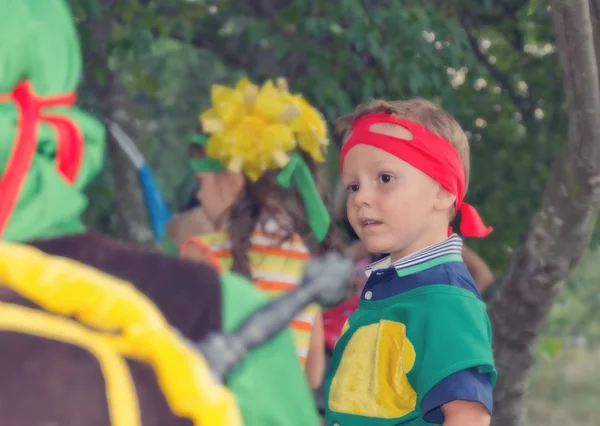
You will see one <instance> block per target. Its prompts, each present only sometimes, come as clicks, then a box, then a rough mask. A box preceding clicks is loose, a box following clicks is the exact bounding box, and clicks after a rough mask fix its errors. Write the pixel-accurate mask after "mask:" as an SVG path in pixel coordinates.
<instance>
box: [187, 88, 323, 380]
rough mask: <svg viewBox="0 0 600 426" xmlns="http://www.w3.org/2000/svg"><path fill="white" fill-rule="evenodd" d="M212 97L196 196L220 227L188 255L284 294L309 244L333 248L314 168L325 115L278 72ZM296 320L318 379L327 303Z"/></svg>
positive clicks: (198, 239) (299, 340)
mask: <svg viewBox="0 0 600 426" xmlns="http://www.w3.org/2000/svg"><path fill="white" fill-rule="evenodd" d="M212 103H213V109H210V110H208V111H206V112H204V113H203V114H201V116H200V119H201V124H202V130H203V132H204V133H208V134H210V138H209V139H208V141H206V140H205V139H202V138H197V141H198V143H196V144H194V145H193V147H192V148H191V156H192V167H193V169H194V170H195V172H196V176H197V177H198V179H199V180H200V190H199V191H198V199H199V201H200V203H201V206H202V210H203V211H204V214H205V216H206V218H207V219H208V220H209V221H210V222H211V223H212V225H213V227H214V229H215V232H211V233H204V234H202V235H197V236H195V237H194V238H191V239H190V240H188V241H187V242H186V243H184V244H183V245H182V247H181V254H182V256H184V257H187V258H190V259H193V260H204V261H209V262H211V263H213V265H215V267H217V268H224V269H226V270H231V271H233V272H237V273H239V274H242V275H245V276H246V277H249V278H251V279H252V280H253V281H254V283H255V284H256V286H258V287H259V288H260V289H262V290H263V291H265V292H266V293H267V295H268V296H269V297H271V298H276V297H279V296H280V295H282V294H283V293H285V292H288V291H290V290H292V289H294V288H295V287H296V286H298V285H299V284H300V280H301V278H302V276H303V273H304V267H305V265H306V262H307V261H308V260H309V259H310V257H311V251H312V252H314V251H321V252H323V251H327V250H331V249H332V248H334V243H333V237H332V235H331V233H330V232H329V225H330V218H329V213H328V210H327V208H326V207H325V204H324V201H323V200H324V198H323V197H324V196H325V195H324V194H325V190H324V188H322V187H321V179H320V176H319V173H318V171H317V169H316V162H322V161H324V150H325V148H326V146H327V139H326V136H327V133H326V124H325V122H324V120H323V119H322V117H321V115H320V114H319V112H318V111H316V110H315V109H314V108H312V107H311V106H310V105H309V104H308V103H307V102H306V101H305V100H303V99H302V98H301V97H299V96H293V95H291V94H290V93H289V92H288V91H287V87H286V85H285V82H284V81H281V80H280V81H279V82H278V86H275V85H274V84H273V83H272V82H271V81H268V82H267V83H265V84H264V85H263V86H262V88H260V89H259V88H258V87H257V86H255V85H253V84H252V83H250V82H249V81H248V80H246V79H243V80H242V81H240V82H239V83H238V85H237V86H236V88H235V89H230V88H227V87H223V86H213V90H212ZM292 183H294V185H291V184H292ZM311 243H312V247H314V250H309V248H308V246H307V245H308V244H311ZM291 328H292V332H293V335H294V340H295V343H296V348H297V354H298V357H299V359H300V361H301V362H302V363H303V364H304V365H305V370H306V374H307V377H308V381H309V383H310V385H311V387H313V388H315V387H317V386H318V385H319V384H320V383H321V380H322V376H323V373H324V368H325V359H324V357H325V349H324V337H323V324H322V317H321V312H320V308H319V307H318V306H317V305H312V306H309V307H308V308H306V309H305V310H304V311H303V312H302V313H301V315H299V316H298V317H296V319H295V320H294V321H293V322H292V323H291Z"/></svg>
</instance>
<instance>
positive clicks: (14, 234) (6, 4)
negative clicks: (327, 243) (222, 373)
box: [0, 0, 318, 426]
mask: <svg viewBox="0 0 600 426" xmlns="http://www.w3.org/2000/svg"><path fill="white" fill-rule="evenodd" d="M0 10H1V11H2V12H1V13H0V40H1V41H2V51H1V52H0V170H1V172H2V179H1V180H0V190H2V191H3V200H0V226H1V227H2V229H0V232H2V238H3V239H4V240H8V241H15V242H29V241H31V240H34V239H51V240H47V241H53V240H54V238H55V237H62V236H65V235H73V236H74V238H76V239H77V238H79V237H81V238H80V240H78V241H79V243H81V242H84V241H83V240H84V239H85V238H87V237H86V233H85V227H84V226H83V224H82V222H81V219H80V215H81V213H82V212H83V211H84V210H85V208H86V206H87V202H88V201H87V198H86V196H85V194H84V192H83V190H84V189H85V187H86V185H87V184H88V183H89V182H90V180H91V179H92V178H93V177H95V176H96V175H97V173H98V172H99V170H100V169H101V167H102V165H103V161H104V149H105V146H104V136H105V134H104V127H103V125H102V124H101V123H100V122H99V121H98V120H96V119H95V118H93V117H91V116H90V115H88V114H86V113H84V112H83V111H81V110H79V109H77V108H75V107H74V106H73V103H74V101H75V95H74V91H75V89H76V87H77V85H78V83H79V80H80V78H81V68H82V63H81V54H80V46H79V42H78V38H77V32H76V29H75V25H74V23H73V20H72V17H71V14H70V11H69V9H68V6H67V4H66V2H65V1H64V0H43V1H39V0H19V1H13V0H0ZM32 105H33V106H32ZM11 193H12V194H14V196H13V197H9V196H7V194H8V195H10V194H11ZM59 240H60V239H57V241H59ZM60 241H62V240H60ZM60 244H62V243H60ZM40 245H44V244H40ZM50 245H51V244H48V246H50ZM80 245H85V244H80ZM56 249H57V250H58V251H57V253H58V252H60V253H63V252H62V251H61V249H60V247H57V248H56ZM53 250H54V248H53ZM65 253H66V252H65ZM65 253H63V254H62V255H65V256H68V254H65ZM123 262H124V263H126V262H127V260H126V259H123ZM97 267H98V268H100V269H102V267H101V266H97ZM220 280H221V287H220V288H221V293H222V294H221V295H220V300H221V303H222V306H221V308H220V309H221V313H222V321H221V322H222V328H223V329H224V330H227V331H229V330H232V329H233V328H234V327H235V326H236V325H237V324H239V323H240V322H241V321H242V320H243V319H244V318H245V317H246V316H247V315H248V314H249V313H250V312H252V311H254V310H255V309H256V308H257V307H259V306H261V305H262V304H264V303H266V298H265V297H264V296H263V295H262V294H261V293H260V291H259V290H257V289H256V288H255V287H254V286H253V285H252V283H251V282H249V281H248V280H246V279H244V278H243V277H239V276H236V275H234V274H221V275H220ZM134 284H135V285H137V284H138V283H136V282H134ZM160 284H161V285H162V286H164V285H170V286H173V285H179V284H180V283H177V282H175V283H172V282H168V283H167V282H163V283H160ZM181 285H183V284H181ZM180 291H186V290H185V288H181V289H176V290H173V292H180ZM217 303H218V302H217ZM228 386H229V387H230V388H231V389H232V390H233V391H234V393H235V395H236V398H237V400H238V403H239V405H240V408H241V410H242V413H243V417H244V423H245V425H246V426H268V425H273V426H275V425H277V426H285V425H289V426H295V425H297V426H300V425H302V426H306V425H308V426H310V425H316V424H318V417H317V414H316V408H315V406H314V402H313V400H312V393H311V392H310V389H309V387H308V384H307V382H306V379H305V377H304V373H303V371H302V369H301V367H300V365H299V363H298V361H297V358H296V355H295V351H294V346H293V343H292V338H291V336H290V333H289V331H287V330H286V331H283V332H282V333H281V334H280V335H278V337H276V338H275V339H273V340H272V341H270V342H268V343H267V344H265V345H264V346H262V347H260V348H258V349H256V350H255V351H253V352H252V353H251V354H250V355H249V356H248V357H247V359H246V360H245V361H244V362H243V363H242V364H241V365H240V366H239V367H238V368H237V370H236V371H234V372H233V374H232V375H231V377H230V381H229V383H228Z"/></svg>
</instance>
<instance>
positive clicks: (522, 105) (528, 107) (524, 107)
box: [459, 15, 534, 120]
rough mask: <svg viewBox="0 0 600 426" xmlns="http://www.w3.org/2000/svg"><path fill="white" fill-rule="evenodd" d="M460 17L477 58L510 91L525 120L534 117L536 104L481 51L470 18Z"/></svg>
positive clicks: (509, 94) (509, 93) (513, 101)
mask: <svg viewBox="0 0 600 426" xmlns="http://www.w3.org/2000/svg"><path fill="white" fill-rule="evenodd" d="M459 19H460V23H461V25H462V26H463V28H464V30H465V33H466V34H467V39H468V41H469V45H470V46H471V49H472V50H473V53H474V54H475V57H476V58H477V60H478V61H479V62H480V63H481V64H482V65H483V66H484V67H485V68H486V69H487V71H488V72H489V73H490V75H491V76H492V77H494V79H496V81H497V82H498V83H500V86H501V87H502V89H504V90H505V91H506V92H507V93H508V96H509V97H510V99H511V101H512V103H513V105H514V106H515V108H517V109H518V110H519V112H520V113H521V115H522V116H523V120H531V119H533V110H534V106H533V105H532V104H531V102H530V101H528V100H527V99H525V98H523V97H522V96H520V95H519V94H518V93H517V91H516V90H515V88H514V86H513V85H512V83H511V82H510V80H509V79H508V76H507V75H506V74H504V73H503V72H502V71H500V70H499V69H498V67H496V66H495V65H494V64H492V63H491V62H490V60H489V57H488V56H487V55H486V54H485V53H483V52H482V51H481V49H480V48H479V42H478V40H477V38H476V37H475V36H474V35H473V33H472V29H471V27H470V25H469V23H468V18H467V17H466V16H465V15H461V16H460V18H459Z"/></svg>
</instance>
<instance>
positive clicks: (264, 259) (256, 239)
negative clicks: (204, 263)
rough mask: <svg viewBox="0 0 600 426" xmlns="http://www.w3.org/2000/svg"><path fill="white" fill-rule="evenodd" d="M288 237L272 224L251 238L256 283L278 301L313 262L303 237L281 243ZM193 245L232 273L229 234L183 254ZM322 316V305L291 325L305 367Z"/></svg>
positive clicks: (201, 240) (203, 239) (203, 240)
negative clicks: (319, 314) (316, 319)
mask: <svg viewBox="0 0 600 426" xmlns="http://www.w3.org/2000/svg"><path fill="white" fill-rule="evenodd" d="M284 236H285V234H284V233H283V231H281V229H280V228H279V226H278V225H277V224H276V223H275V222H274V221H269V222H267V224H266V225H265V227H264V228H260V227H257V229H256V230H255V231H254V233H253V234H252V236H251V237H250V252H249V253H248V258H249V261H250V270H251V272H252V279H253V281H254V284H255V285H256V286H257V287H258V288H260V289H261V290H263V291H264V292H265V293H266V294H267V296H268V297H269V298H270V299H275V298H277V297H279V296H281V295H282V294H284V293H286V292H288V291H291V290H293V289H294V288H296V287H297V286H298V285H299V284H300V281H301V279H302V276H303V274H304V268H305V266H306V263H307V262H308V260H309V259H310V253H309V251H308V248H307V247H306V245H305V244H304V241H303V240H302V237H300V236H299V235H297V234H293V235H292V236H291V237H290V238H288V239H286V240H285V241H284V242H281V240H282V238H283V237H284ZM189 244H194V245H197V246H199V247H200V248H201V249H202V250H203V251H205V253H206V255H207V256H208V257H209V259H210V260H211V261H212V262H213V263H215V266H217V268H220V269H225V270H229V269H231V266H232V264H233V259H232V255H231V240H230V238H229V234H228V233H227V231H219V232H213V233H209V234H203V235H200V236H198V237H194V238H192V239H190V240H189V241H187V242H186V243H185V244H184V245H183V246H182V248H181V250H182V251H184V250H185V248H186V247H187V246H188V245H189ZM318 313H319V307H318V305H316V304H313V305H309V306H308V307H306V308H305V309H304V310H303V311H302V312H301V313H300V314H299V315H297V316H296V318H294V320H293V321H292V322H291V323H290V328H291V330H292V334H293V337H294V343H295V345H296V353H297V354H298V357H299V358H300V361H301V363H302V364H303V365H304V363H305V362H306V356H307V354H308V348H309V346H310V336H311V333H312V327H313V324H314V322H315V318H316V317H317V315H318Z"/></svg>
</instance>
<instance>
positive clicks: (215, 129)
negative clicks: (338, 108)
mask: <svg viewBox="0 0 600 426" xmlns="http://www.w3.org/2000/svg"><path fill="white" fill-rule="evenodd" d="M211 101H212V108H210V109H208V110H206V111H204V112H203V113H202V114H200V122H201V124H202V129H203V131H204V132H205V133H206V134H208V135H210V137H209V138H208V139H206V138H203V137H201V136H200V135H196V138H195V139H194V140H193V142H194V143H198V144H201V145H202V146H204V147H205V149H206V158H201V159H198V158H194V159H192V160H191V165H192V168H193V169H194V170H195V171H200V172H202V171H225V170H229V171H231V172H236V173H244V174H245V175H246V177H247V178H248V179H250V180H251V181H253V182H254V181H257V180H258V179H260V177H261V176H262V175H263V174H264V173H265V172H266V171H268V170H278V169H281V172H280V173H279V175H278V178H277V180H278V183H279V184H280V185H281V186H283V187H285V188H288V187H289V186H290V184H291V180H292V178H294V181H295V183H296V186H297V188H298V190H299V192H300V194H301V195H302V198H303V201H304V206H305V209H306V212H307V216H308V221H309V224H310V226H311V229H312V231H313V232H314V234H315V236H316V238H317V240H319V241H322V240H323V238H325V235H326V234H327V231H328V229H329V225H330V222H331V220H330V218H329V214H328V212H327V209H326V208H325V205H324V204H323V200H322V199H321V197H320V195H319V191H318V190H317V188H316V185H315V182H314V180H313V178H312V174H311V172H310V170H309V169H308V166H307V165H306V163H305V162H304V160H303V159H302V157H301V156H300V155H299V154H298V152H297V151H296V150H297V149H298V148H299V149H301V150H302V151H304V152H306V153H308V154H309V155H310V156H311V157H312V158H313V159H314V160H315V161H318V162H323V161H324V160H325V157H324V154H325V152H326V149H327V145H328V143H329V142H328V139H327V125H326V123H325V120H324V118H323V116H322V115H321V113H320V112H319V111H318V110H316V109H315V108H313V107H312V106H311V105H310V104H309V103H308V102H307V101H306V100H305V99H303V98H302V97H301V96H299V95H292V94H291V93H289V91H288V90H287V83H286V82H285V80H284V79H278V80H277V84H274V83H273V82H272V81H271V80H269V81H267V82H266V83H264V84H263V86H262V87H260V88H259V87H258V86H256V85H254V84H252V83H251V82H250V81H249V80H248V79H246V78H243V79H242V80H240V81H239V82H238V83H237V85H236V86H235V88H230V87H226V86H221V85H213V86H212V88H211ZM295 151H296V152H295Z"/></svg>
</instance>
